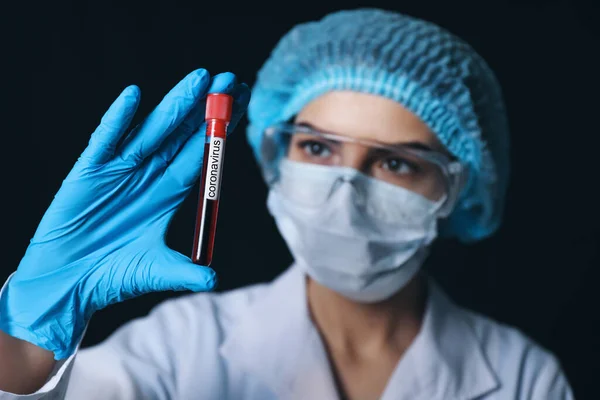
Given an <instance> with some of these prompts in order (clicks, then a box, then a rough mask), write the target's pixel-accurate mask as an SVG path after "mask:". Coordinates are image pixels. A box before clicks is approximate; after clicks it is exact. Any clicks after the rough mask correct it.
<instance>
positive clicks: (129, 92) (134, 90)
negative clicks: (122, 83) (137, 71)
mask: <svg viewBox="0 0 600 400" xmlns="http://www.w3.org/2000/svg"><path fill="white" fill-rule="evenodd" d="M122 95H123V96H128V97H133V98H134V99H136V100H137V99H139V98H140V95H141V90H140V88H139V87H138V86H137V85H129V86H127V87H126V88H125V89H124V90H123V93H122Z"/></svg>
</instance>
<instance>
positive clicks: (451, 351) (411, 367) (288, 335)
mask: <svg viewBox="0 0 600 400" xmlns="http://www.w3.org/2000/svg"><path fill="white" fill-rule="evenodd" d="M429 282H430V284H429V289H430V290H429V298H428V303H427V307H426V311H425V317H424V320H423V326H422V328H421V331H420V333H419V334H418V335H417V337H416V339H415V340H414V342H413V343H412V344H411V346H410V347H409V349H408V350H407V351H406V353H405V354H404V356H403V357H402V359H401V360H400V362H399V363H398V365H397V366H396V369H395V370H394V372H393V374H392V377H391V379H390V381H389V382H388V385H387V387H386V389H385V391H384V393H383V396H382V398H381V400H388V399H389V400H391V399H394V400H402V399H411V400H417V399H444V400H469V399H475V398H477V397H479V396H481V395H483V394H485V393H488V392H490V391H493V390H495V389H496V388H498V387H499V382H498V380H497V378H496V377H495V375H494V373H493V371H492V369H491V367H490V365H489V363H488V361H487V359H486V357H485V354H484V353H483V351H482V348H481V344H480V342H479V339H478V338H477V337H476V336H475V333H474V332H473V331H472V329H471V327H470V325H469V323H468V319H467V318H468V317H467V315H465V312H464V311H463V310H461V309H460V308H459V307H458V306H456V305H455V304H453V303H452V301H451V300H450V299H449V298H448V297H447V296H446V295H445V293H444V292H443V291H442V289H441V288H440V287H439V286H438V285H437V284H436V283H435V282H434V281H433V279H431V278H430V279H429ZM305 290H306V280H305V275H304V273H303V271H302V270H301V269H300V268H299V267H297V266H292V267H290V268H288V269H287V270H286V271H285V272H284V273H283V274H282V275H280V276H279V277H278V278H277V279H276V280H275V281H274V282H273V283H272V284H271V286H270V287H269V288H268V289H267V290H266V291H265V292H264V293H263V297H261V298H259V299H257V300H255V302H254V303H252V304H251V305H250V307H249V309H248V310H247V312H246V313H245V315H244V316H243V317H241V318H240V320H239V321H238V322H237V323H236V324H235V326H233V327H232V329H231V330H230V331H229V333H228V334H227V336H226V337H225V339H224V342H223V345H222V346H221V349H220V351H221V354H222V355H223V357H224V358H225V359H226V361H227V362H228V363H229V364H230V365H231V366H233V367H239V368H242V369H244V370H245V371H247V372H248V373H250V374H252V375H253V376H255V377H257V378H258V379H260V380H261V381H262V382H263V383H264V384H266V385H267V386H268V387H270V388H271V389H272V390H273V392H274V393H275V394H276V396H277V398H281V399H286V400H287V399H290V400H292V399H300V398H302V399H337V398H338V395H337V391H336V388H335V384H334V379H333V376H332V373H331V371H330V367H329V362H328V359H327V354H326V352H325V349H324V346H323V343H322V341H321V338H320V335H319V333H318V332H317V330H316V328H315V326H314V325H313V323H312V321H311V319H310V315H309V311H308V306H307V303H306V292H305Z"/></svg>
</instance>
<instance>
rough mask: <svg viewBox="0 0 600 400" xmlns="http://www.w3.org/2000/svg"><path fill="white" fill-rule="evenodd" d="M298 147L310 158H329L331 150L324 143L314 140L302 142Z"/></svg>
mask: <svg viewBox="0 0 600 400" xmlns="http://www.w3.org/2000/svg"><path fill="white" fill-rule="evenodd" d="M298 146H299V147H300V148H301V149H302V150H303V151H304V152H305V153H306V154H308V155H309V156H311V157H323V158H325V157H329V156H330V155H331V149H330V148H329V146H327V145H326V144H325V143H322V142H318V141H316V140H304V141H302V142H300V143H299V144H298Z"/></svg>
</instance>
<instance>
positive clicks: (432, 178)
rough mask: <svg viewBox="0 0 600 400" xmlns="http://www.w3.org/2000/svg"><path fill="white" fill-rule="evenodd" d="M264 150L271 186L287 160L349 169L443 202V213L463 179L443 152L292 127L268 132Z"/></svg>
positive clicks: (456, 165)
mask: <svg viewBox="0 0 600 400" xmlns="http://www.w3.org/2000/svg"><path fill="white" fill-rule="evenodd" d="M260 152H261V154H260V156H261V157H260V158H261V167H262V172H263V176H264V178H265V180H266V182H267V184H268V185H269V186H270V187H272V186H274V185H277V182H278V181H279V179H280V176H281V169H282V165H283V164H284V163H283V161H293V162H299V163H306V164H312V165H315V166H331V167H349V168H352V169H355V170H357V171H359V172H360V173H361V174H364V175H366V176H368V177H370V178H373V179H375V180H378V181H381V182H384V183H386V184H387V185H388V186H392V187H393V186H395V187H400V188H404V189H407V190H409V191H411V192H413V193H416V194H419V195H421V196H423V197H425V198H427V199H428V200H431V201H434V202H439V203H440V214H447V212H449V211H450V210H451V209H452V207H453V206H454V203H455V201H456V198H457V196H458V193H459V191H460V189H461V186H462V183H463V182H464V179H465V176H464V175H465V173H464V169H463V167H462V165H461V164H460V163H459V162H458V161H456V160H453V159H451V158H450V157H448V156H447V155H445V154H443V153H441V152H437V151H434V150H430V149H423V148H417V147H415V146H414V145H413V144H395V145H390V144H385V143H381V142H377V141H372V140H365V139H358V138H353V137H349V136H344V135H340V134H336V133H330V132H322V131H318V130H316V129H313V128H311V127H307V126H303V125H295V124H289V123H282V124H277V125H274V126H271V127H269V128H267V129H266V130H265V133H264V136H263V140H262V145H261V150H260ZM317 170H318V169H317Z"/></svg>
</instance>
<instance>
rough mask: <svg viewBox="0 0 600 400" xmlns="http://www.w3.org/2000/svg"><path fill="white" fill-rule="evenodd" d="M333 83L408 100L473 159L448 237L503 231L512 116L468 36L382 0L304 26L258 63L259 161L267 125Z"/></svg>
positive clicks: (464, 159) (253, 112)
mask: <svg viewBox="0 0 600 400" xmlns="http://www.w3.org/2000/svg"><path fill="white" fill-rule="evenodd" d="M333 90H353V91H358V92H363V93H368V94H375V95H380V96H383V97H386V98H389V99H392V100H394V101H397V102H398V103H400V104H402V105H403V106H404V107H406V108H407V109H408V110H410V111H411V112H413V113H414V114H416V115H417V116H418V117H420V118H421V120H422V121H423V122H425V123H426V124H427V125H428V126H429V128H430V129H431V130H432V132H434V133H435V134H436V135H437V137H438V138H439V140H440V141H441V143H442V144H443V145H445V146H446V148H447V149H448V150H449V151H450V152H451V153H452V154H454V155H455V156H456V157H457V158H458V159H459V160H460V161H461V163H462V164H463V165H464V166H465V167H466V170H467V172H468V179H467V180H466V183H465V186H464V188H463V190H462V192H461V194H460V197H459V200H458V202H457V205H456V206H455V209H454V211H453V212H452V214H451V215H450V216H449V217H448V218H447V219H446V220H444V221H441V224H440V232H441V234H442V235H443V236H447V237H448V236H449V237H456V238H458V239H459V240H462V241H464V242H473V241H477V240H480V239H483V238H485V237H487V236H489V235H491V234H492V233H494V232H495V231H496V230H497V229H498V227H499V225H500V221H501V219H502V212H503V206H504V198H505V192H506V187H507V183H508V182H507V181H508V173H509V165H508V164H509V160H508V156H509V154H508V141H509V140H508V139H509V138H508V123H507V118H506V113H505V109H504V103H503V99H502V93H501V90H500V87H499V84H498V82H497V80H496V77H495V76H494V74H493V72H492V71H491V70H490V68H489V67H488V65H487V64H486V63H485V61H484V60H483V59H482V58H481V57H480V56H479V55H478V54H477V53H476V52H475V51H474V50H473V48H472V47H470V46H469V45H468V44H467V43H465V42H464V41H462V40H461V39H459V38H458V37H456V36H454V35H453V34H451V33H450V32H448V31H446V30H444V29H443V28H441V27H439V26H437V25H435V24H433V23H431V22H427V21H424V20H421V19H417V18H414V17H411V16H407V15H403V14H399V13H396V12H391V11H386V10H378V9H372V8H368V9H356V10H345V11H339V12H335V13H332V14H329V15H327V16H325V17H324V18H323V19H321V20H319V21H313V22H307V23H303V24H300V25H297V26H295V27H294V28H293V29H292V30H291V31H289V32H288V33H287V34H286V35H284V37H283V38H281V40H280V41H279V42H278V44H277V45H276V47H275V48H274V49H273V51H272V52H271V54H270V57H269V58H268V59H267V61H266V62H265V64H264V65H263V67H262V68H261V69H260V71H259V72H258V76H257V80H256V83H255V86H254V88H253V90H252V100H251V101H250V105H249V108H248V119H249V124H248V131H247V136H248V140H249V142H250V145H251V147H252V149H253V151H254V154H255V156H256V157H257V158H258V159H259V160H260V151H259V149H260V144H261V138H262V136H263V133H264V130H265V129H266V128H267V127H268V126H270V125H272V124H275V123H279V122H284V121H288V120H290V119H291V118H292V117H294V115H296V114H297V113H298V112H299V111H300V110H301V109H302V108H303V107H304V106H305V105H306V104H307V103H308V102H310V101H311V100H313V99H315V98H316V97H318V96H320V95H322V94H324V93H325V92H328V91H333Z"/></svg>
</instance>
